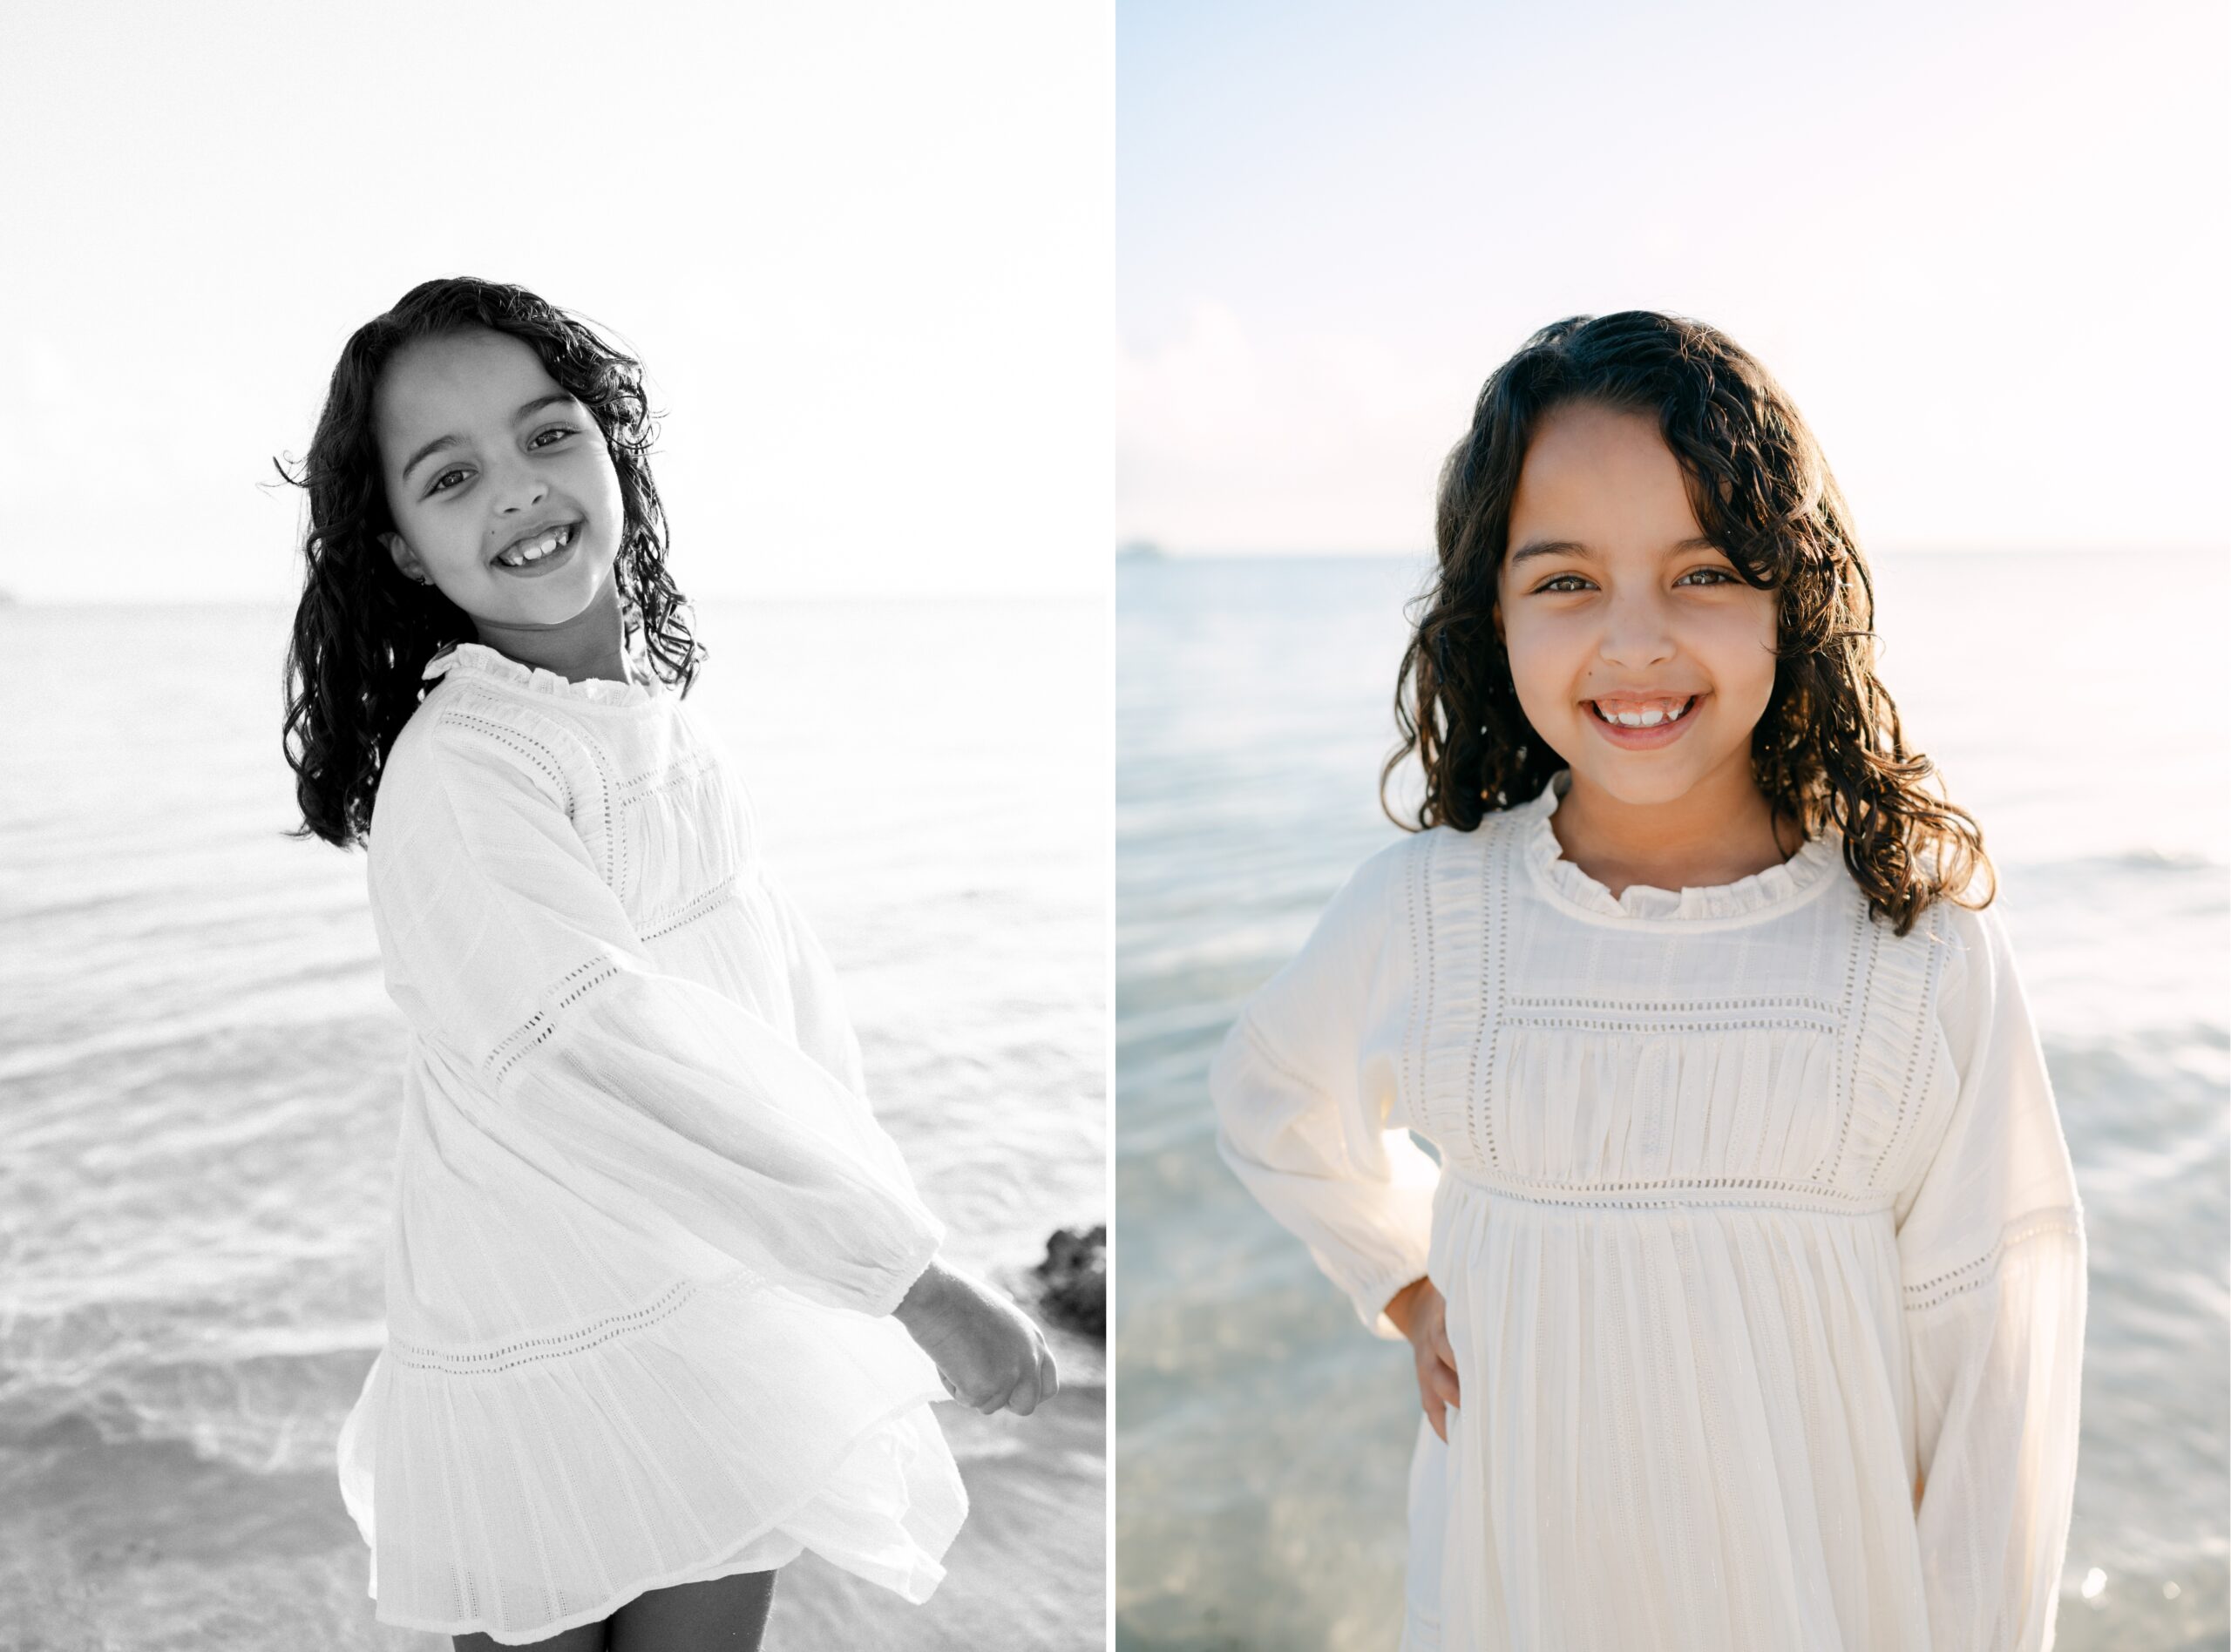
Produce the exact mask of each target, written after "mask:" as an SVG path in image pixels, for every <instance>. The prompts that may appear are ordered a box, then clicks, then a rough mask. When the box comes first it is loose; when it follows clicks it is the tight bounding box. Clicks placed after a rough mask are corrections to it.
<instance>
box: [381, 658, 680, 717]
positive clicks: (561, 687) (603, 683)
mask: <svg viewBox="0 0 2231 1652" xmlns="http://www.w3.org/2000/svg"><path fill="white" fill-rule="evenodd" d="M451 671H457V672H463V673H467V674H471V675H474V676H479V677H491V678H493V679H495V680H497V681H498V682H503V683H508V684H510V685H511V686H512V687H514V688H523V689H525V690H526V692H527V693H529V694H547V695H549V696H550V697H551V698H552V699H553V700H575V701H587V702H588V703H590V704H592V705H599V706H642V705H648V704H649V703H650V702H651V701H654V700H656V699H658V698H660V697H661V694H664V692H665V684H664V683H662V682H661V681H660V680H659V679H658V678H656V677H647V678H646V679H645V680H643V681H641V682H613V681H610V680H607V679H606V678H603V677H584V678H582V679H580V680H579V681H576V680H574V679H573V678H571V677H561V676H559V674H557V673H556V672H554V671H548V670H545V669H544V668H543V667H540V666H529V665H523V664H521V663H520V662H519V660H514V659H512V657H511V656H510V655H509V654H501V653H497V652H496V651H495V650H494V649H493V648H491V647H488V645H487V644H485V643H483V642H453V643H451V644H450V645H449V646H448V647H445V648H444V649H442V650H441V651H440V652H439V653H437V654H436V655H435V656H434V657H433V658H432V659H431V660H428V661H427V662H426V668H425V669H424V671H422V672H420V673H419V676H420V677H421V678H433V677H439V676H441V675H442V674H444V673H445V672H451Z"/></svg>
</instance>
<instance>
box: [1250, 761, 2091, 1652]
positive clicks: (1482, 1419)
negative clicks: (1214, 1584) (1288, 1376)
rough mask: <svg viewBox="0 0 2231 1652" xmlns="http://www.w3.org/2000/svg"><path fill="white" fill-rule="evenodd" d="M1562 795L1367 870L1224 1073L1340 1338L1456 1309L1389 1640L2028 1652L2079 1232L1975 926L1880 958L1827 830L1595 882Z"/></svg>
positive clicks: (1880, 939) (2034, 1087)
mask: <svg viewBox="0 0 2231 1652" xmlns="http://www.w3.org/2000/svg"><path fill="white" fill-rule="evenodd" d="M1570 779H1571V773H1570V769H1566V770H1561V771H1559V773H1558V774H1557V775H1556V777H1555V779H1554V780H1553V782H1552V783H1551V784H1550V786H1549V787H1548V788H1546V789H1544V790H1543V793H1542V795H1541V796H1539V797H1538V798H1536V799H1534V800H1533V801H1531V802H1524V803H1521V804H1518V805H1516V806H1515V807H1513V808H1511V809H1507V810H1504V811H1502V812H1501V813H1499V814H1495V815H1491V816H1488V819H1487V821H1486V822H1485V823H1482V825H1481V826H1480V827H1479V828H1478V829H1476V830H1475V831H1472V832H1468V833H1466V832H1459V831H1455V830H1454V829H1448V828H1445V827H1444V828H1438V829H1434V830H1430V831H1427V832H1422V833H1419V834H1416V835H1414V836H1410V837H1408V838H1406V839H1405V840H1403V841H1402V842H1400V843H1395V844H1394V845H1392V846H1390V847H1389V848H1388V849H1387V850H1383V851H1382V852H1380V854H1378V855H1376V856H1373V858H1372V859H1371V860H1369V861H1367V862H1366V863H1365V864H1364V865H1363V866H1362V867H1361V868H1360V869H1359V870H1358V871H1357V872H1356V873H1355V875H1354V876H1353V877H1352V878H1350V880H1349V881H1348V883H1347V884H1346V886H1345V887H1344V888H1343V889H1342V890H1340V892H1339V895H1338V896H1337V897H1335V898H1334V899H1333V901H1332V904H1331V906H1330V907H1329V908H1328V910H1327V911H1326V913H1325V915H1324V916H1323V917H1322V918H1321V919H1320V920H1319V923H1318V925H1317V927H1316V929H1315V931H1314V932H1313V933H1312V936H1311V938H1310V939H1309V941H1308V942H1307V944H1305V947H1304V948H1303V950H1302V951H1301V952H1300V953H1299V955H1298V956H1297V957H1296V958H1294V959H1293V960H1292V962H1291V963H1290V964H1289V965H1287V966H1286V967H1285V969H1284V970H1282V971H1281V972H1279V973H1278V975H1277V976H1276V977H1275V978H1273V979H1272V980H1271V981H1270V982H1269V983H1268V984H1267V985H1265V986H1264V987H1263V988H1262V989H1261V991H1260V992H1258V993H1257V994H1256V996H1255V997H1254V998H1253V999H1251V1000H1250V1002H1249V1003H1248V1005H1247V1006H1246V1007H1245V1009H1244V1012H1243V1013H1242V1014H1241V1016H1240V1018H1239V1019H1238V1023H1237V1024H1236V1025H1235V1026H1233V1028H1232V1029H1231V1032H1230V1033H1229V1035H1228V1036H1227V1037H1226V1039H1225V1040H1224V1045H1223V1046H1222V1047H1221V1049H1220V1050H1219V1052H1218V1053H1217V1057H1216V1060H1215V1062H1214V1064H1213V1066H1212V1070H1211V1075H1210V1089H1211V1093H1212V1094H1213V1097H1214V1100H1215V1104H1216V1107H1217V1116H1218V1123H1219V1134H1218V1141H1219V1146H1220V1148H1221V1150H1222V1152H1223V1154H1224V1158H1225V1160H1226V1161H1227V1162H1228V1163H1229V1164H1230V1165H1231V1168H1232V1169H1233V1170H1234V1171H1235V1172H1236V1173H1237V1174H1238V1176H1239V1177H1240V1179H1241V1180H1242V1181H1244V1183H1245V1184H1246V1185H1247V1187H1248V1188H1250V1189H1251V1191H1252V1192H1253V1193H1254V1195H1256V1196H1257V1197H1258V1199H1259V1200H1260V1201H1261V1202H1263V1204H1264V1205H1265V1207H1266V1208H1267V1209H1269V1211H1270V1212H1271V1215H1274V1216H1276V1217H1277V1218H1278V1221H1280V1222H1283V1223H1284V1224H1285V1226H1286V1227H1287V1228H1289V1229H1292V1231H1293V1232H1294V1233H1295V1234H1297V1235H1299V1236H1300V1237H1301V1238H1302V1239H1303V1240H1305V1242H1307V1243H1308V1245H1309V1247H1310V1249H1311V1250H1312V1254H1313V1255H1314V1256H1315V1257H1316V1259H1317V1261H1318V1263H1319V1266H1320V1267H1322V1268H1323V1269H1324V1270H1325V1272H1326V1274H1327V1275H1328V1276H1330V1277H1331V1278H1332V1280H1333V1282H1334V1283H1337V1284H1338V1285H1339V1287H1340V1288H1341V1289H1342V1290H1344V1291H1345V1292H1346V1294H1347V1295H1348V1297H1350V1298H1351V1300H1352V1301H1353V1303H1354V1304H1355V1307H1356V1310H1357V1312H1358V1314H1359V1315H1360V1317H1361V1318H1362V1319H1363V1321H1364V1323H1365V1324H1366V1325H1367V1326H1370V1327H1371V1328H1372V1329H1373V1330H1375V1331H1376V1332H1377V1333H1378V1334H1380V1335H1381V1336H1385V1337H1394V1336H1395V1335H1396V1332H1395V1331H1394V1327H1393V1325H1392V1324H1391V1323H1390V1322H1388V1321H1387V1319H1386V1318H1385V1317H1383V1315H1382V1314H1381V1312H1380V1310H1381V1308H1382V1306H1383V1304H1384V1303H1386V1302H1387V1299H1388V1297H1391V1296H1392V1295H1393V1294H1394V1292H1395V1291H1396V1290H1399V1289H1400V1287H1401V1286H1403V1285H1405V1284H1407V1283H1409V1282H1411V1281H1412V1280H1414V1279H1416V1278H1418V1277H1419V1276H1421V1275H1427V1276H1430V1277H1431V1278H1432V1280H1433V1281H1434V1285H1435V1286H1436V1288H1438V1289H1439V1290H1441V1292H1442V1293H1443V1295H1444V1296H1445V1297H1447V1299H1448V1332H1449V1338H1450V1341H1451V1343H1452V1344H1453V1345H1454V1348H1455V1354H1456V1361H1457V1376H1458V1382H1459V1385H1460V1388H1461V1393H1462V1396H1463V1399H1462V1405H1461V1408H1460V1409H1458V1410H1456V1411H1452V1412H1450V1413H1449V1438H1448V1444H1447V1445H1446V1446H1444V1445H1442V1443H1441V1440H1440V1439H1438V1438H1437V1437H1436V1436H1434V1433H1433V1432H1432V1430H1431V1429H1430V1427H1429V1426H1427V1425H1425V1424H1423V1423H1422V1422H1421V1425H1420V1434H1419V1439H1418V1442H1417V1447H1416V1452H1415V1455H1414V1460H1413V1464H1412V1473H1411V1482H1410V1495H1409V1518H1410V1523H1411V1532H1410V1577H1409V1587H1408V1590H1407V1600H1408V1612H1407V1625H1406V1631H1405V1638H1404V1642H1403V1644H1404V1645H1405V1646H1406V1647H1410V1648H1433V1647H1439V1648H1446V1649H1450V1652H1458V1649H1466V1652H1486V1649H1502V1648H1512V1649H1524V1648H1542V1647H1556V1648H1560V1649H1564V1652H1595V1649H1604V1652H1611V1649H1617V1652H1650V1649H1665V1652H1672V1649H1681V1652H1690V1649H1695V1652H1704V1649H1712V1652H1728V1649H1746V1652H1753V1649H1754V1652H1769V1649H1772V1652H1791V1649H1800V1648H1802V1649H1808V1652H1816V1649H1831V1648H1833V1649H1841V1652H1929V1649H1934V1652H2017V1649H2021V1652H2039V1649H2044V1648H2048V1647H2050V1646H2051V1644H2052V1639H2053V1623H2054V1610H2055V1607H2056V1605H2057V1601H2058V1588H2059V1581H2060V1574H2061V1567H2062V1561H2063V1559H2064V1555H2065V1548H2066V1544H2067V1537H2068V1524H2069V1515H2070V1509H2071V1505H2072V1498H2073V1494H2074V1485H2075V1476H2076V1446H2077V1433H2078V1395H2079V1390H2080V1385H2081V1367H2082V1358H2083V1344H2084V1325H2085V1235H2084V1224H2083V1219H2082V1208H2081V1202H2080V1201H2079V1200H2078V1195H2077V1188H2076V1181H2075V1177H2074V1175H2073V1171H2072V1166H2071V1164H2070V1161H2069V1155H2068V1148H2067V1145H2066V1142H2065V1139H2064V1137H2063V1134H2062V1131H2061V1126H2060V1121H2059V1115H2058V1111H2057V1109H2056V1107H2055V1104H2054V1100H2053V1096H2052V1091H2051V1085H2050V1083H2049V1081H2048V1080H2047V1076H2046V1072H2045V1061H2044V1058H2043V1054H2042V1053H2041V1051H2040V1049H2039V1046H2038V1036H2037V1032H2036V1031H2035V1028H2034V1026H2033V1025H2032V1023H2031V1017H2030V1013H2029V1010H2028V1006H2027V1004H2026V1001H2025V999H2024V993H2023V989H2022V985H2021V980H2020V978H2019V976H2018V975H2017V972H2016V969H2015V965H2014V960H2013V958H2012V955H2011V951H2010V950H2009V947H2008V943H2007V937H2006V931H2005V929H2004V924H2003V922H2002V920H2001V918H2000V917H1999V915H1998V913H1997V910H1996V908H1995V907H1986V908H1984V909H1983V910H1982V911H1974V910H1971V909H1969V908H1965V907H1961V906H1957V905H1954V904H1950V903H1948V902H1939V903H1936V904H1932V905H1931V906H1930V907H1929V910H1928V911H1927V912H1926V913H1925V914H1923V915H1922V917H1921V918H1920V919H1919V920H1918V921H1917V922H1916V924H1915V927H1914V928H1913V930H1912V931H1911V932H1910V933H1909V934H1908V935H1907V936H1906V937H1904V938H1898V937H1897V936H1896V935H1895V932H1894V930H1893V926H1892V925H1891V924H1889V923H1888V922H1886V921H1884V920H1882V919H1880V918H1871V917H1870V916H1869V914H1868V909H1867V904H1866V899H1865V897H1864V896H1863V895H1862V894H1861V890H1860V889H1859V886H1858V884H1856V883H1855V881H1854V879H1853V878H1852V877H1851V876H1850V874H1849V872H1848V870H1847V869H1846V867H1845V865H1844V863H1843V848H1842V843H1841V839H1840V837H1839V836H1838V835H1837V834H1836V832H1835V830H1834V828H1833V827H1831V828H1829V829H1828V831H1827V832H1825V833H1824V834H1822V835H1821V836H1815V837H1814V839H1812V840H1811V841H1809V842H1807V843H1806V844H1805V845H1804V846H1803V847H1802V848H1800V850H1799V851H1798V852H1797V853H1796V855H1794V856H1793V857H1792V858H1791V859H1790V860H1788V861H1787V862H1786V863H1783V864H1781V865H1779V866H1774V867H1770V868H1768V869H1766V870H1764V871H1762V872H1760V873H1758V874H1755V875H1754V876H1752V877H1745V878H1742V879H1740V880H1739V881H1738V882H1736V883H1733V884H1724V885H1717V886H1713V887H1711V888H1689V889H1684V890H1678V891H1677V890H1661V889H1656V888H1652V887H1650V886H1648V885H1642V884H1638V885H1634V886H1632V887H1630V888H1628V889H1626V890H1624V891H1623V892H1622V893H1621V894H1620V895H1619V896H1617V897H1613V896H1612V894H1611V891H1610V890H1608V889H1607V888H1605V887H1604V885H1603V884H1600V883H1598V882H1597V881H1596V880H1595V879H1593V878H1591V877H1589V876H1588V875H1587V874H1586V873H1585V872H1583V870H1581V869H1580V868H1579V867H1578V866H1577V865H1576V864H1574V863H1572V862H1570V861H1568V860H1566V859H1564V858H1563V851H1562V850H1561V848H1560V847H1559V844H1558V843H1557V839H1556V835H1555V833H1554V832H1553V830H1552V829H1551V827H1550V824H1549V817H1550V816H1551V814H1552V813H1553V812H1554V810H1555V809H1556V802H1557V800H1558V799H1559V797H1561V796H1563V793H1564V791H1565V790H1566V789H1568V788H1569V786H1570ZM1413 1131H1414V1132H1415V1133H1416V1134H1417V1135H1418V1136H1419V1137H1421V1138H1423V1139H1424V1140H1426V1141H1429V1142H1430V1143H1432V1144H1433V1147H1434V1149H1435V1151H1436V1153H1437V1154H1438V1155H1439V1162H1438V1164H1436V1163H1435V1162H1434V1159H1433V1157H1431V1156H1429V1155H1428V1154H1426V1153H1424V1152H1422V1151H1421V1149H1420V1148H1418V1146H1417V1145H1416V1142H1415V1141H1414V1140H1413V1138H1412V1136H1411V1134H1410V1133H1411V1132H1413ZM1917 1485H1919V1486H1920V1487H1921V1492H1920V1496H1919V1500H1918V1506H1916V1486H1917Z"/></svg>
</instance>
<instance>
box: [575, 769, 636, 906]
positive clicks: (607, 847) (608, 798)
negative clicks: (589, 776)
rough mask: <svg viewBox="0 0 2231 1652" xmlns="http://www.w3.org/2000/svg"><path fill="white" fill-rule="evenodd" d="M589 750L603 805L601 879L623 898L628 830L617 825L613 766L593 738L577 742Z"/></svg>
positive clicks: (624, 894)
mask: <svg viewBox="0 0 2231 1652" xmlns="http://www.w3.org/2000/svg"><path fill="white" fill-rule="evenodd" d="M580 746H581V749H582V750H583V751H585V752H587V754H588V756H589V767H590V768H592V769H593V770H594V771H595V773H596V783H597V786H598V788H599V790H600V801H601V802H602V803H603V805H604V817H603V826H604V868H605V873H604V881H605V882H606V883H607V884H609V885H611V887H612V891H613V893H614V894H615V895H619V896H621V897H623V898H625V896H626V892H627V873H628V870H629V869H628V865H627V833H626V832H624V831H622V830H621V829H620V816H619V813H618V811H617V810H615V809H614V808H613V806H612V768H611V764H610V762H609V760H608V759H607V757H606V756H605V754H604V748H602V747H600V746H599V745H598V744H597V743H596V741H593V740H584V741H581V742H580Z"/></svg>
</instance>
